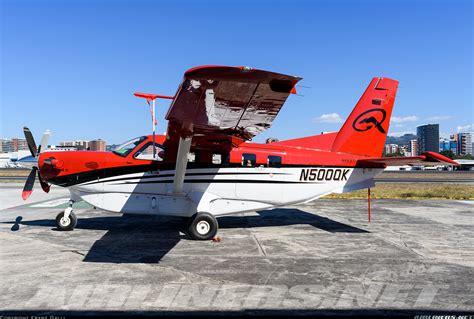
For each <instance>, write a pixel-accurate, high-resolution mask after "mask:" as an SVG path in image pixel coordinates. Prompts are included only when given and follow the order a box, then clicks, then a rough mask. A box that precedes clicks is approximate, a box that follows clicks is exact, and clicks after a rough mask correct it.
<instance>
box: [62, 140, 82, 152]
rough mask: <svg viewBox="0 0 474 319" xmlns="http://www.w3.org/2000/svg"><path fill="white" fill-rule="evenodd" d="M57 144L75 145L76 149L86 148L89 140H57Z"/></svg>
mask: <svg viewBox="0 0 474 319" xmlns="http://www.w3.org/2000/svg"><path fill="white" fill-rule="evenodd" d="M59 146H66V147H67V146H69V147H75V148H76V149H77V150H87V148H88V147H89V141H84V140H76V141H63V142H59Z"/></svg>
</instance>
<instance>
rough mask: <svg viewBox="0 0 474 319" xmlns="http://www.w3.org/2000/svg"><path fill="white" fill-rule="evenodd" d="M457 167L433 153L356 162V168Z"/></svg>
mask: <svg viewBox="0 0 474 319" xmlns="http://www.w3.org/2000/svg"><path fill="white" fill-rule="evenodd" d="M443 164H444V165H459V164H458V163H457V162H455V161H453V160H452V159H450V158H448V157H446V156H443V155H441V154H438V153H435V152H426V153H423V154H421V155H420V156H412V157H406V156H402V157H378V158H368V159H361V160H358V161H357V164H356V166H357V167H386V166H402V165H443Z"/></svg>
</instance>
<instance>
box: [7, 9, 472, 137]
mask: <svg viewBox="0 0 474 319" xmlns="http://www.w3.org/2000/svg"><path fill="white" fill-rule="evenodd" d="M0 3H1V17H0V20H1V22H0V23H1V52H0V54H1V55H0V61H1V80H0V81H1V82H0V88H1V92H0V94H1V99H0V106H1V107H0V137H14V136H22V127H23V126H24V125H27V126H29V127H30V128H31V129H32V130H33V132H34V133H35V134H36V135H37V139H39V138H40V134H41V133H42V131H44V130H45V129H50V130H51V131H52V132H53V137H52V139H51V140H50V141H51V142H52V143H57V142H59V141H61V140H71V139H96V138H103V139H105V140H107V141H108V142H110V143H119V142H121V141H123V140H126V139H128V138H131V137H134V136H139V135H143V134H148V133H149V132H150V118H149V112H148V110H147V108H146V104H145V103H144V101H143V100H139V99H137V98H135V97H134V96H133V94H132V93H133V92H134V91H145V92H155V93H161V94H169V95H173V94H174V93H175V91H176V89H177V87H178V85H179V83H180V82H181V80H182V76H183V73H184V71H186V70H187V69H188V68H190V67H193V66H197V65H203V64H221V65H248V66H251V67H255V68H259V69H264V70H272V71H276V72H281V73H287V74H292V75H298V76H301V77H303V78H304V79H303V81H302V82H300V83H301V85H303V86H307V87H309V88H299V93H300V94H302V95H304V97H301V96H291V97H290V98H289V99H288V101H287V103H286V104H285V107H284V108H283V109H282V111H281V112H280V114H279V116H278V117H277V119H276V120H275V122H274V124H273V126H272V128H270V129H269V130H268V131H267V132H265V133H263V134H261V135H260V136H259V137H257V139H256V140H257V141H263V140H264V139H265V138H267V137H269V136H274V137H278V138H280V139H285V138H292V137H299V136H306V135H313V134H319V133H320V132H321V131H336V130H338V129H339V128H340V126H341V125H342V124H341V119H345V118H346V117H347V116H348V114H349V113H350V111H351V110H352V108H353V107H354V105H355V103H356V102H357V100H358V98H359V97H360V95H361V93H362V92H363V91H364V89H365V87H366V86H367V84H368V83H369V82H370V80H371V78H372V77H374V76H385V77H391V78H394V79H397V80H399V81H400V86H399V91H398V95H397V100H396V102H395V108H394V113H393V115H394V118H393V119H392V124H391V129H390V133H392V134H398V135H399V134H402V133H404V132H415V127H416V126H417V125H420V124H426V123H439V124H440V131H441V134H442V135H446V134H449V133H453V132H456V131H457V130H458V129H459V130H463V131H472V130H473V127H472V125H473V123H474V115H473V79H472V74H473V63H472V62H473V61H472V59H473V52H472V43H473V7H472V2H470V1H383V0H376V1H206V0H201V1H176V2H172V1H140V0H138V1H137V0H135V1H132V0H128V1H123V0H122V1H118V0H117V1H85V0H83V1H73V0H72V1H41V0H36V1H22V0H0ZM168 106H169V101H166V100H163V101H159V102H158V107H157V109H158V114H157V117H158V120H159V121H158V129H157V130H158V131H159V132H164V131H165V129H166V122H165V120H164V114H165V112H166V110H167V109H168Z"/></svg>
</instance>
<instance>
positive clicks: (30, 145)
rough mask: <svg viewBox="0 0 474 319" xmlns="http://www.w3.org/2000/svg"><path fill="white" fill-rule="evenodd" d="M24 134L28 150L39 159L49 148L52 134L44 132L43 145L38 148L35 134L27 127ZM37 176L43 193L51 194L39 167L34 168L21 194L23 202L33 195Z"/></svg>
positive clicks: (47, 131)
mask: <svg viewBox="0 0 474 319" xmlns="http://www.w3.org/2000/svg"><path fill="white" fill-rule="evenodd" d="M23 133H24V134H25V138H26V142H27V144H28V148H29V149H30V153H31V156H33V157H34V158H37V157H38V156H39V154H40V153H41V152H42V151H43V150H45V149H46V148H47V146H48V139H49V137H50V135H51V132H50V131H49V130H46V131H45V132H44V134H43V137H42V138H41V144H40V146H39V147H38V148H37V147H36V143H35V139H34V138H33V134H32V133H31V131H30V129H29V128H27V127H26V126H25V127H24V128H23ZM36 175H38V180H39V181H40V184H41V188H42V189H43V191H45V192H46V193H48V192H49V187H50V186H49V185H48V183H46V182H45V181H43V180H42V179H41V175H40V173H39V168H38V167H37V166H33V168H32V169H31V172H30V174H29V175H28V178H27V179H26V182H25V186H24V187H23V192H22V194H21V197H22V198H23V200H26V199H28V197H30V195H31V193H32V192H33V186H34V184H35V179H36Z"/></svg>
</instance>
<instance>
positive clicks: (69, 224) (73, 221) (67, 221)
mask: <svg viewBox="0 0 474 319" xmlns="http://www.w3.org/2000/svg"><path fill="white" fill-rule="evenodd" d="M76 225H77V217H76V214H74V213H73V212H70V213H69V217H67V218H65V217H64V212H61V213H59V214H58V216H56V226H57V227H58V229H59V230H61V231H67V230H73V229H74V227H76Z"/></svg>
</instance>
